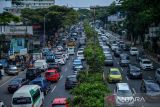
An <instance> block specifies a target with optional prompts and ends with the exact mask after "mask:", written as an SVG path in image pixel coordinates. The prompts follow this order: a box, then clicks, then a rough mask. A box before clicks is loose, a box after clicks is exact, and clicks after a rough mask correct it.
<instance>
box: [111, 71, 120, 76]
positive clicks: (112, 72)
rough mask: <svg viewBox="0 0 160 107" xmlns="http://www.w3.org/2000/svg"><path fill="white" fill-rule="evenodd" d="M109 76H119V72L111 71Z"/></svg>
mask: <svg viewBox="0 0 160 107" xmlns="http://www.w3.org/2000/svg"><path fill="white" fill-rule="evenodd" d="M111 75H120V72H118V71H111Z"/></svg>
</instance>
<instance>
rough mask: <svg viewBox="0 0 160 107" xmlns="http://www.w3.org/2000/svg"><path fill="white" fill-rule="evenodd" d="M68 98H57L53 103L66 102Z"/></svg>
mask: <svg viewBox="0 0 160 107" xmlns="http://www.w3.org/2000/svg"><path fill="white" fill-rule="evenodd" d="M66 100H67V98H55V99H54V100H53V103H52V104H66Z"/></svg>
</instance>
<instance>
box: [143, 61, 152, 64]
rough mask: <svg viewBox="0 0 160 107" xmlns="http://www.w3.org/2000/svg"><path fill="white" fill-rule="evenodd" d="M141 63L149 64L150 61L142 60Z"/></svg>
mask: <svg viewBox="0 0 160 107" xmlns="http://www.w3.org/2000/svg"><path fill="white" fill-rule="evenodd" d="M143 64H151V61H143Z"/></svg>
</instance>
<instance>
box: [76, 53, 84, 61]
mask: <svg viewBox="0 0 160 107" xmlns="http://www.w3.org/2000/svg"><path fill="white" fill-rule="evenodd" d="M77 57H79V58H80V59H81V60H84V54H83V51H78V52H77Z"/></svg>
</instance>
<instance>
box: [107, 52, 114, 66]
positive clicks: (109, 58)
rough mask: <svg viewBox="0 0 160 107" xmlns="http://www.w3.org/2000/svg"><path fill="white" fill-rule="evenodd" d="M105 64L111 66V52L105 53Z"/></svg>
mask: <svg viewBox="0 0 160 107" xmlns="http://www.w3.org/2000/svg"><path fill="white" fill-rule="evenodd" d="M105 58H106V59H105V65H111V66H113V64H114V62H113V57H112V55H111V54H105Z"/></svg>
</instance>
